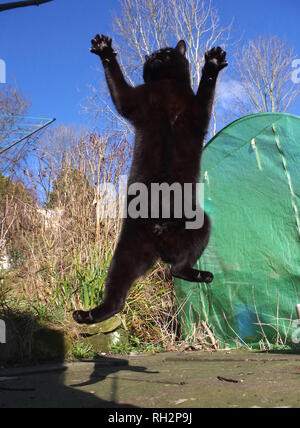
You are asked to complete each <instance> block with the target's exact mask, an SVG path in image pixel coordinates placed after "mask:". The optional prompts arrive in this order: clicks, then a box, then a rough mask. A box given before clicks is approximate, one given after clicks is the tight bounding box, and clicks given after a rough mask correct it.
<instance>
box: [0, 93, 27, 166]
mask: <svg viewBox="0 0 300 428" xmlns="http://www.w3.org/2000/svg"><path fill="white" fill-rule="evenodd" d="M28 107H29V103H28V101H27V100H26V99H25V98H24V96H23V95H22V94H21V93H20V92H19V91H18V90H17V89H15V88H12V87H10V86H8V85H5V86H4V87H3V88H2V89H1V90H0V172H2V173H4V172H7V171H6V170H7V168H8V169H9V170H10V172H11V171H12V170H13V169H14V166H15V165H16V164H17V163H18V162H19V161H20V159H21V157H22V156H23V153H22V150H21V147H15V148H13V149H12V150H10V151H9V152H7V153H3V149H4V148H5V147H7V146H9V144H10V143H11V142H12V141H14V139H15V137H16V135H19V134H18V132H21V128H20V126H19V122H20V117H21V115H23V114H24V113H26V111H27V109H28ZM4 170H5V171H4Z"/></svg>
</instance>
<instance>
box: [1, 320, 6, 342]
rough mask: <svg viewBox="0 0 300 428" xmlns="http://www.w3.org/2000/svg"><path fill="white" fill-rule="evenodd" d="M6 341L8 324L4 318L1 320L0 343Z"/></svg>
mask: <svg viewBox="0 0 300 428" xmlns="http://www.w3.org/2000/svg"><path fill="white" fill-rule="evenodd" d="M5 343H6V325H5V322H4V321H3V320H0V344H5Z"/></svg>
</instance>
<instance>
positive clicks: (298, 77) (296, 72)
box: [292, 59, 300, 85]
mask: <svg viewBox="0 0 300 428" xmlns="http://www.w3.org/2000/svg"><path fill="white" fill-rule="evenodd" d="M292 68H293V71H292V82H293V83H295V84H296V85H297V84H299V83H300V59H295V60H294V61H293V62H292Z"/></svg>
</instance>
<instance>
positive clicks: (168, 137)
mask: <svg viewBox="0 0 300 428" xmlns="http://www.w3.org/2000/svg"><path fill="white" fill-rule="evenodd" d="M91 52H92V53H95V54H96V55H98V56H100V58H101V60H102V63H103V66H104V70H105V75H106V80H107V84H108V87H109V90H110V94H111V97H112V100H113V102H114V104H115V107H116V109H117V111H118V112H119V114H120V115H122V116H123V117H125V118H126V119H127V120H129V121H130V122H131V123H132V124H133V126H134V127H135V130H136V132H135V135H136V138H135V150H134V156H133V161H132V167H131V171H130V177H129V185H130V184H132V183H144V184H145V185H146V186H147V188H150V185H151V183H168V184H170V185H171V184H173V183H180V184H182V185H183V184H184V183H193V184H194V188H193V203H194V205H195V206H197V209H198V210H201V208H200V207H199V205H198V203H197V195H196V189H195V185H196V183H198V181H199V175H200V167H199V166H200V159H201V153H202V148H203V142H204V138H205V134H206V132H207V129H208V125H209V120H210V116H211V110H212V105H213V100H214V92H215V86H216V81H217V77H218V74H219V72H220V70H222V69H223V68H225V67H226V66H227V62H226V53H225V52H224V51H223V50H222V49H221V48H214V49H212V50H210V51H209V52H207V53H206V54H205V66H204V68H203V75H202V80H201V82H200V86H199V89H198V92H197V94H196V95H195V94H194V92H193V91H192V88H191V83H190V72H189V63H188V60H187V59H186V56H185V53H186V45H185V42H184V41H180V42H179V43H178V45H177V46H176V48H175V49H172V48H166V49H162V50H160V51H158V52H155V53H154V54H152V55H151V56H149V57H146V63H145V65H144V73H143V76H144V81H145V84H144V85H141V86H138V87H136V88H134V87H131V86H129V85H128V84H127V83H126V81H125V79H124V77H123V74H122V72H121V69H120V67H119V65H118V62H117V60H116V53H115V52H114V50H113V48H112V42H111V39H109V38H107V37H105V36H103V35H102V36H99V35H98V36H96V38H95V39H93V40H92V49H91ZM129 203H130V198H129ZM150 208H151V206H150ZM171 212H173V211H171ZM185 221H186V218H185V217H184V216H183V217H182V218H181V219H175V218H170V219H169V220H166V219H164V218H162V216H159V218H158V219H148V220H147V219H136V220H134V219H131V218H127V219H125V220H124V222H123V227H122V231H121V235H120V238H119V242H118V245H117V249H116V252H115V254H114V256H113V260H112V263H111V266H110V268H109V272H108V276H107V281H106V286H105V297H104V301H103V303H102V305H100V306H99V307H97V308H95V309H93V310H91V311H89V312H83V311H76V312H74V319H75V320H76V321H77V322H78V323H80V324H82V323H85V324H92V323H97V322H101V321H104V320H106V319H107V318H109V317H111V316H113V315H115V314H116V313H118V312H120V311H121V310H122V309H123V307H124V305H125V300H126V297H127V294H128V291H129V289H130V287H131V285H132V283H133V282H134V281H135V280H136V279H137V278H138V277H140V276H141V275H143V274H145V273H146V272H147V270H149V269H150V268H151V267H152V266H153V264H154V263H155V261H156V260H158V259H162V260H163V261H165V262H167V263H170V264H171V265H172V268H171V271H172V274H173V275H174V276H175V277H178V278H182V279H184V280H187V281H193V282H205V283H210V282H212V281H213V275H212V274H211V273H210V272H200V271H197V270H194V269H193V266H194V264H195V263H196V261H197V260H198V259H199V258H200V256H201V255H202V253H203V251H204V250H205V248H206V246H207V244H208V240H209V234H210V221H209V218H208V216H207V215H205V216H204V224H203V227H202V228H201V229H197V230H189V229H187V228H186V227H185Z"/></svg>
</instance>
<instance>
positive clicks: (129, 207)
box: [95, 175, 204, 230]
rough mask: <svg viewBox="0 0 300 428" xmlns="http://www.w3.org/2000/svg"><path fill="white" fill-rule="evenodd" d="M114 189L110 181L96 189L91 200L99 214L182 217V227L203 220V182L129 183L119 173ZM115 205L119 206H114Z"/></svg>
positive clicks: (198, 225) (198, 226)
mask: <svg viewBox="0 0 300 428" xmlns="http://www.w3.org/2000/svg"><path fill="white" fill-rule="evenodd" d="M118 190H119V191H117V189H116V187H115V186H114V184H113V183H103V184H101V185H99V187H98V189H97V197H96V200H95V203H96V205H97V211H98V216H99V217H100V218H102V219H103V218H113V219H115V218H116V217H117V216H118V217H119V218H122V219H124V218H131V219H148V218H151V219H154V220H155V219H157V220H158V219H164V220H168V219H172V220H173V219H184V220H185V227H186V229H190V230H195V229H201V228H202V227H203V224H204V211H203V210H202V209H201V208H200V206H203V203H204V185H203V184H201V183H195V184H192V183H184V184H180V183H173V184H168V183H150V184H148V185H146V184H144V183H132V184H130V185H128V179H127V176H124V175H123V176H121V177H120V180H119V186H118ZM118 207H119V209H118Z"/></svg>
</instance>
